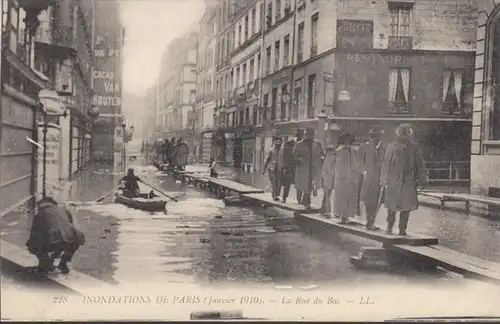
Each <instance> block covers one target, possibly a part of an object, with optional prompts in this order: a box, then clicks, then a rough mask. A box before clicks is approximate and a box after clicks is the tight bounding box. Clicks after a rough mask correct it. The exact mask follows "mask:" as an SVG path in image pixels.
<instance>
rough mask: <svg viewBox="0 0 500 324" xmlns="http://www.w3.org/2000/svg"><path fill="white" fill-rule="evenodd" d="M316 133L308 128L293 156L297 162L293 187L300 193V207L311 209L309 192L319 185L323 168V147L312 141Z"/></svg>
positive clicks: (296, 146)
mask: <svg viewBox="0 0 500 324" xmlns="http://www.w3.org/2000/svg"><path fill="white" fill-rule="evenodd" d="M315 134H316V131H315V129H314V128H312V127H308V128H307V129H306V132H305V136H304V139H303V140H301V141H300V142H298V143H297V144H296V145H295V148H294V156H295V159H296V161H297V167H296V169H295V181H296V182H295V187H297V190H300V191H302V193H303V194H302V201H301V203H302V205H304V206H305V207H306V208H308V209H310V208H311V192H312V191H313V187H314V186H318V185H320V183H321V171H322V166H323V160H322V157H323V146H322V145H321V143H320V142H319V141H317V140H315V139H314V136H315Z"/></svg>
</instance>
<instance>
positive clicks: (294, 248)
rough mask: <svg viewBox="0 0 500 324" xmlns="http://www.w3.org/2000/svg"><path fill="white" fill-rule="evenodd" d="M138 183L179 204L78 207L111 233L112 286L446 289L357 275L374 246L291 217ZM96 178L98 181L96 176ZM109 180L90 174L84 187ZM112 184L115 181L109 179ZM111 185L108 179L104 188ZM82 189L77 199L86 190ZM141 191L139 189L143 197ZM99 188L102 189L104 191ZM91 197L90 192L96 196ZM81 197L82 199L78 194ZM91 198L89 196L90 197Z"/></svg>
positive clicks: (168, 184)
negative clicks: (366, 249) (359, 258)
mask: <svg viewBox="0 0 500 324" xmlns="http://www.w3.org/2000/svg"><path fill="white" fill-rule="evenodd" d="M134 168H135V169H136V173H137V175H138V176H139V177H141V179H143V180H145V181H146V182H148V183H151V184H152V185H153V186H157V187H160V188H161V189H162V190H164V191H165V192H166V193H167V194H168V195H171V196H174V197H177V198H178V199H179V202H177V203H176V202H173V201H169V203H168V205H167V209H168V212H167V214H166V215H165V214H164V213H162V212H156V213H150V212H144V211H140V210H134V209H130V208H128V207H126V206H123V205H120V204H114V203H110V202H109V201H110V200H111V198H109V199H108V200H107V201H108V202H107V203H105V204H89V205H88V206H81V207H78V209H80V210H82V211H83V210H86V211H91V212H92V213H93V214H95V215H100V216H101V217H103V218H113V219H117V221H114V222H112V223H110V224H111V226H110V231H111V232H113V233H114V234H115V235H116V245H115V246H116V248H115V250H114V251H112V255H113V258H112V261H110V262H111V264H110V268H112V269H114V270H113V271H112V274H111V277H112V280H113V281H115V282H117V283H130V282H133V281H137V280H141V281H144V280H147V281H155V280H161V281H162V282H172V283H173V282H176V283H195V284H215V283H217V284H230V283H243V284H244V283H246V284H264V285H271V286H272V285H274V286H277V285H321V284H323V283H339V284H341V283H343V282H351V283H352V282H359V283H378V282H387V281H390V282H392V283H398V282H401V283H403V282H404V283H422V282H432V283H437V282H441V283H447V282H449V280H448V279H449V277H448V276H446V275H445V276H443V275H428V274H417V275H416V274H413V273H412V274H409V273H399V274H395V273H384V272H373V271H367V272H365V271H361V270H357V269H355V268H354V267H353V266H352V265H351V264H350V262H349V256H351V255H353V254H357V253H358V251H359V248H360V247H361V246H370V245H373V242H369V241H365V240H362V239H359V238H356V239H353V238H352V237H349V236H343V235H337V234H334V233H330V234H327V235H308V234H307V233H305V232H303V231H301V230H300V228H297V227H296V226H295V225H294V224H295V223H294V220H293V218H292V217H291V215H290V216H287V215H283V214H281V215H278V214H270V213H269V212H265V211H263V210H258V209H249V208H243V207H234V206H225V205H224V203H223V202H222V201H221V200H217V199H215V198H214V197H213V196H212V195H211V194H210V193H208V192H204V191H202V190H201V189H198V188H194V187H192V186H189V185H187V184H183V183H179V182H175V181H174V180H172V179H171V178H169V177H167V176H165V175H161V173H159V172H158V171H156V170H155V169H154V168H152V167H141V166H134ZM96 174H97V175H98V176H96ZM96 178H99V179H101V181H104V182H106V181H108V180H109V179H108V178H110V179H111V178H113V179H114V177H113V176H112V175H109V174H105V173H101V174H99V172H94V173H93V175H92V176H90V178H89V179H87V180H88V181H87V183H86V185H88V186H91V187H95V186H94V185H92V182H93V181H95V180H92V179H96ZM115 180H116V179H115ZM112 182H114V183H116V181H114V180H113V181H111V180H109V183H110V185H111V183H112ZM84 187H85V185H84V186H83V187H81V188H83V189H82V193H83V192H85V191H87V190H86V189H85V188H84ZM145 187H146V186H145V185H141V188H142V191H147V190H148V189H146V188H145ZM104 191H106V190H103V192H104ZM96 195H97V192H95V190H94V192H93V195H92V197H95V196H96ZM84 196H85V195H84ZM89 199H90V198H89Z"/></svg>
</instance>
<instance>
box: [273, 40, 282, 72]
mask: <svg viewBox="0 0 500 324" xmlns="http://www.w3.org/2000/svg"><path fill="white" fill-rule="evenodd" d="M280 55H281V53H280V41H277V42H275V43H274V71H278V70H279V69H280Z"/></svg>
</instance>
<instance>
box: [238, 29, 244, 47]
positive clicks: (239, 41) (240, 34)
mask: <svg viewBox="0 0 500 324" xmlns="http://www.w3.org/2000/svg"><path fill="white" fill-rule="evenodd" d="M242 38H243V34H242V32H241V25H239V26H238V46H240V45H241V43H243V42H242Z"/></svg>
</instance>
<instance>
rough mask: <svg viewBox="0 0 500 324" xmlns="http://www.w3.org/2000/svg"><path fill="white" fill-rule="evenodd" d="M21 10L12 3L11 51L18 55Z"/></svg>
mask: <svg viewBox="0 0 500 324" xmlns="http://www.w3.org/2000/svg"><path fill="white" fill-rule="evenodd" d="M18 13H19V9H18V8H17V7H15V5H14V4H13V3H12V2H11V4H10V28H9V29H10V37H9V46H10V50H11V51H12V52H14V53H16V54H17V44H18V37H19V36H18V35H19V14H18Z"/></svg>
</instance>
